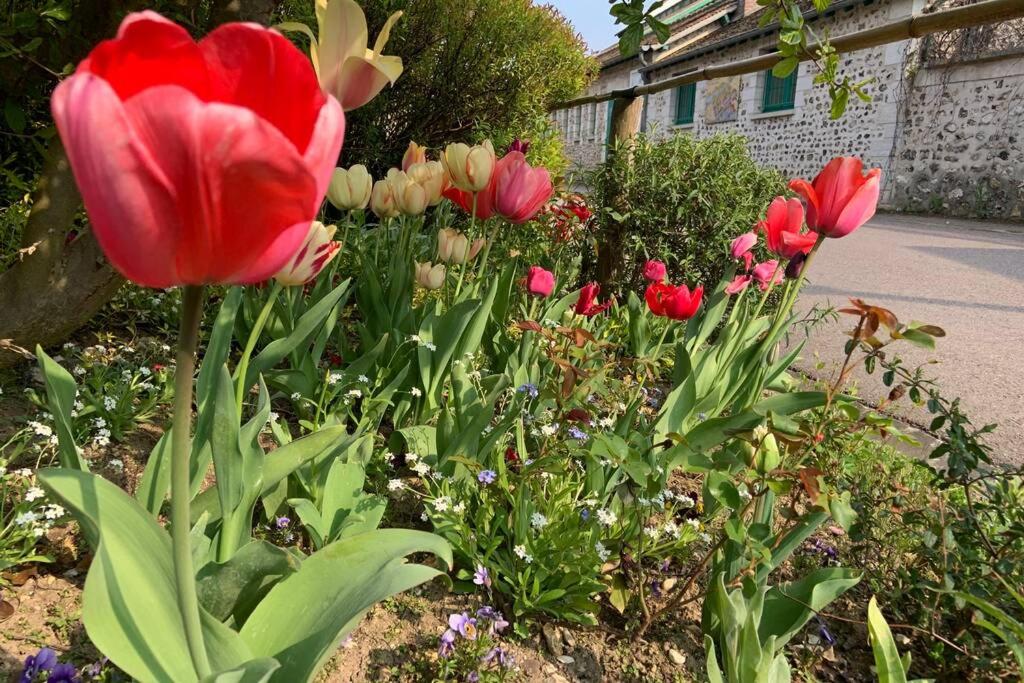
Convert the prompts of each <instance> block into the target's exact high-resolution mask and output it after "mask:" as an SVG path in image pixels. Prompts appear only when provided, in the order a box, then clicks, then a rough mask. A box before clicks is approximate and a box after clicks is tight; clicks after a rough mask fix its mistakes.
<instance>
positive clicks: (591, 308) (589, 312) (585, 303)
mask: <svg viewBox="0 0 1024 683" xmlns="http://www.w3.org/2000/svg"><path fill="white" fill-rule="evenodd" d="M600 293H601V285H599V284H597V283H596V282H588V283H587V284H585V285H583V288H582V289H580V298H578V299H577V300H576V306H575V307H574V308H573V310H574V311H576V312H577V313H579V314H580V315H585V316H587V317H588V318H592V317H594V316H595V315H597V314H598V313H601V312H603V311H605V310H607V309H608V307H609V306H611V305H612V302H611V300H610V299H609V300H608V301H605V302H604V303H603V304H598V303H597V295H598V294H600Z"/></svg>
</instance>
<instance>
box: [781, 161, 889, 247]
mask: <svg viewBox="0 0 1024 683" xmlns="http://www.w3.org/2000/svg"><path fill="white" fill-rule="evenodd" d="M862 169H863V163H862V162H861V160H860V159H857V158H854V157H836V158H835V159H833V160H832V161H830V162H828V165H827V166H825V168H824V169H822V171H821V173H819V174H818V177H816V178H815V179H814V182H813V183H808V182H807V181H806V180H804V179H802V178H797V179H795V180H791V181H790V182H789V187H790V189H792V190H793V191H794V192H796V193H798V194H799V195H801V196H802V197H803V198H804V199H805V200H806V201H807V227H809V228H810V229H811V230H817V231H818V232H820V233H821V234H823V235H825V237H845V236H846V235H849V234H850V233H851V232H853V231H854V230H856V229H857V228H859V227H860V226H862V225H864V224H865V223H866V222H867V221H868V220H869V219H870V218H871V217H872V216H874V215H875V209H876V208H877V207H878V193H879V189H880V186H881V181H882V171H881V170H880V169H877V168H873V169H871V170H870V171H868V174H867V175H866V176H865V175H863V172H862Z"/></svg>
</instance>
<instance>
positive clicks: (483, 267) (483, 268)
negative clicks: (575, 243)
mask: <svg viewBox="0 0 1024 683" xmlns="http://www.w3.org/2000/svg"><path fill="white" fill-rule="evenodd" d="M499 225H501V224H500V223H499V222H498V221H495V222H494V227H493V228H491V235H490V237H488V238H487V242H486V243H485V244H484V255H483V257H481V259H480V279H481V280H482V279H483V278H484V276H485V275H486V274H487V257H488V256H490V254H491V245H492V244H493V243H494V239H495V238H496V237H497V236H498V226H499ZM485 230H486V228H485ZM469 246H470V248H472V247H473V244H472V242H470V245H469ZM556 263H557V261H556Z"/></svg>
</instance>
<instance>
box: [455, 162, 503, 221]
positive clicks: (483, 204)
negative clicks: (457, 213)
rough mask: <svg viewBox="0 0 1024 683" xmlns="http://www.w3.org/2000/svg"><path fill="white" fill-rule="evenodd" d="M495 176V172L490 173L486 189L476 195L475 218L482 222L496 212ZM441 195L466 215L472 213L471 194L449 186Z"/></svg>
mask: <svg viewBox="0 0 1024 683" xmlns="http://www.w3.org/2000/svg"><path fill="white" fill-rule="evenodd" d="M497 175H498V173H497V171H495V172H494V173H492V174H491V181H490V183H488V185H487V187H485V188H484V189H483V190H481V191H480V192H477V194H476V217H477V218H478V219H480V220H482V221H485V220H487V219H488V218H490V217H491V216H494V215H495V214H497V210H496V209H495V207H494V187H495V182H496V180H497ZM442 194H443V195H444V196H445V197H446V198H448V199H450V200H451V201H452V202H453V203H454V204H456V205H457V206H458V207H459V208H460V209H462V210H463V211H465V212H466V213H472V211H473V193H472V192H466V191H465V190H460V189H459V188H457V187H455V186H454V185H449V186H448V187H447V188H445V190H444V192H443V193H442Z"/></svg>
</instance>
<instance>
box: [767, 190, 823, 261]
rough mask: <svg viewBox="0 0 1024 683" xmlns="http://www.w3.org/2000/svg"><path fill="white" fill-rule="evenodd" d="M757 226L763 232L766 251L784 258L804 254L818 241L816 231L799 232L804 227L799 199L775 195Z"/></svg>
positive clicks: (802, 209) (802, 206) (802, 211)
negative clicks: (763, 218)
mask: <svg viewBox="0 0 1024 683" xmlns="http://www.w3.org/2000/svg"><path fill="white" fill-rule="evenodd" d="M757 227H758V228H761V229H763V230H764V232H765V242H766V244H767V246H768V251H770V252H772V253H773V254H775V255H777V256H781V257H782V258H786V259H791V258H793V257H794V256H796V255H797V254H806V253H807V252H809V251H810V250H811V248H812V247H813V246H814V243H815V242H817V241H818V233H816V232H807V233H803V234H801V232H800V231H801V230H802V229H803V227H804V205H803V204H801V203H800V200H799V199H786V198H785V197H776V198H775V199H773V200H772V203H771V204H770V205H769V206H768V213H767V215H766V216H765V220H763V221H761V222H760V223H758V224H757Z"/></svg>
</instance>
